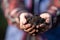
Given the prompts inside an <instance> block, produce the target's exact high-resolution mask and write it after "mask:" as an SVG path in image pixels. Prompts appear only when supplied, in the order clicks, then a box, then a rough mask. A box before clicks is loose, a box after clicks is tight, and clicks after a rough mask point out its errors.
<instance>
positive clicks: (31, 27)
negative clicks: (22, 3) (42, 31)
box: [20, 13, 35, 34]
mask: <svg viewBox="0 0 60 40" xmlns="http://www.w3.org/2000/svg"><path fill="white" fill-rule="evenodd" d="M26 16H30V17H32V16H33V15H32V14H30V13H22V14H21V15H20V29H22V30H24V31H25V32H27V33H29V34H34V32H35V29H34V25H31V24H29V23H27V24H25V23H26V22H27V20H26V18H25V17H26Z"/></svg>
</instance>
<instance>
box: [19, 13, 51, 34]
mask: <svg viewBox="0 0 60 40" xmlns="http://www.w3.org/2000/svg"><path fill="white" fill-rule="evenodd" d="M25 16H31V17H32V16H33V15H32V14H31V13H22V14H21V15H20V16H19V17H20V26H19V27H20V29H22V30H24V31H25V32H27V33H29V34H32V35H35V32H39V30H37V29H34V27H35V26H34V25H31V24H29V23H28V24H25V23H26V22H27V20H26V18H25ZM40 17H41V18H44V19H46V20H45V22H46V23H50V25H44V24H40V25H37V26H36V28H41V27H43V26H44V27H46V30H44V31H47V30H48V29H50V28H51V15H50V14H48V13H43V14H41V15H40Z"/></svg>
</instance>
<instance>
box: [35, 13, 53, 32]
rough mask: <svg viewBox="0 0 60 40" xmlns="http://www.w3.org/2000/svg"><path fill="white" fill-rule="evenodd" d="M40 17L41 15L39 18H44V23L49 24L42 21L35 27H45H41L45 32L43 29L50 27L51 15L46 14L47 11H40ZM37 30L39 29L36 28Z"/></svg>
mask: <svg viewBox="0 0 60 40" xmlns="http://www.w3.org/2000/svg"><path fill="white" fill-rule="evenodd" d="M40 17H41V18H44V19H45V23H47V24H49V25H47V24H44V23H42V24H40V25H37V26H36V27H37V28H42V27H45V30H44V29H43V32H45V31H47V30H48V29H50V28H51V27H52V20H51V18H52V17H51V15H50V14H48V13H42V14H41V15H40ZM38 31H39V30H38Z"/></svg>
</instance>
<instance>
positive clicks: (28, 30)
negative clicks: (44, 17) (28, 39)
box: [24, 26, 34, 32]
mask: <svg viewBox="0 0 60 40" xmlns="http://www.w3.org/2000/svg"><path fill="white" fill-rule="evenodd" d="M33 28H34V26H32V27H31V28H29V29H27V30H26V29H24V31H26V32H30V31H31V30H32V29H33Z"/></svg>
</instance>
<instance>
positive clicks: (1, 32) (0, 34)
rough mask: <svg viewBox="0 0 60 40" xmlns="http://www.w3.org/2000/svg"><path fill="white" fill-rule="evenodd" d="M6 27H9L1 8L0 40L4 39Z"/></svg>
mask: <svg viewBox="0 0 60 40" xmlns="http://www.w3.org/2000/svg"><path fill="white" fill-rule="evenodd" d="M6 27H7V21H6V19H5V17H4V15H3V11H2V9H1V6H0V40H3V39H4V36H5V31H6Z"/></svg>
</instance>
